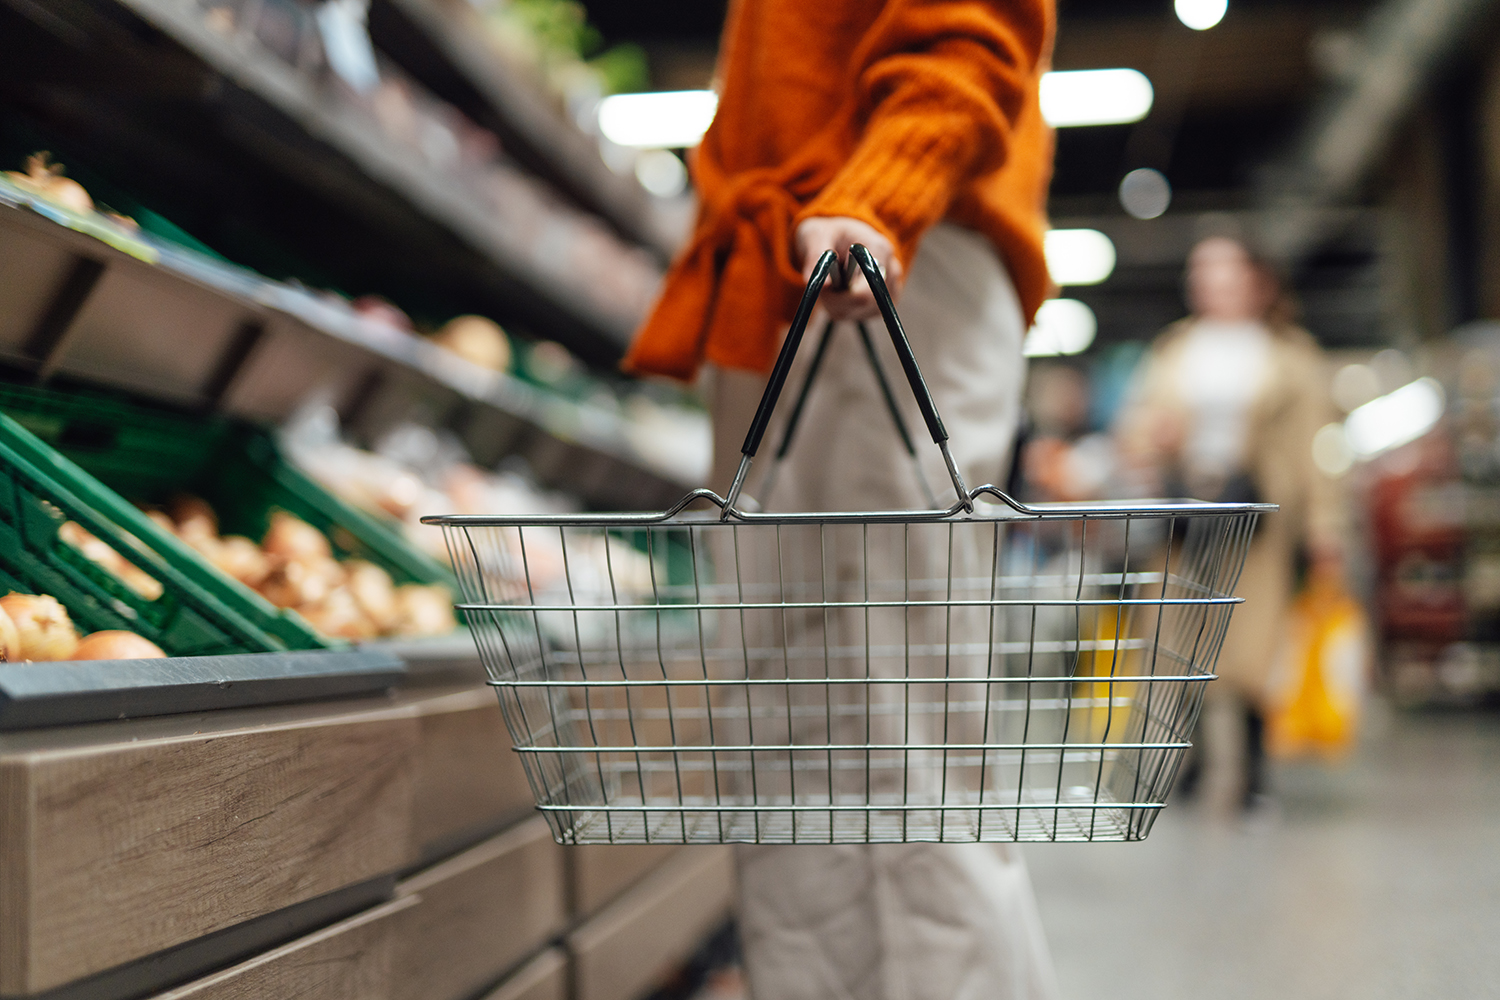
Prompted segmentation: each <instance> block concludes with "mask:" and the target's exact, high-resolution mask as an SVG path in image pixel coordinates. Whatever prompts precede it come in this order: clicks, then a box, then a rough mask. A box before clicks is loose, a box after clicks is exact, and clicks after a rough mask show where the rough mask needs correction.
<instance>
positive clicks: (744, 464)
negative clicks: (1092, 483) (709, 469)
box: [725, 243, 971, 516]
mask: <svg viewBox="0 0 1500 1000" xmlns="http://www.w3.org/2000/svg"><path fill="white" fill-rule="evenodd" d="M849 261H850V267H851V268H852V267H854V266H858V267H859V269H860V270H861V271H863V272H864V275H865V280H866V281H867V282H869V285H870V291H871V292H872V293H873V294H874V296H875V304H876V306H877V307H878V308H879V309H880V316H881V319H883V320H884V321H885V328H886V332H887V333H889V334H890V337H891V345H892V346H893V347H894V348H895V349H896V357H897V358H899V359H900V361H901V368H902V370H903V371H905V373H906V381H907V384H908V385H910V386H911V391H912V395H913V396H914V397H916V400H917V408H918V409H919V410H921V412H922V419H923V420H924V421H925V422H926V424H927V430H928V433H930V434H931V435H932V441H933V443H934V444H936V445H937V446H938V447H939V448H940V449H941V450H942V453H943V459H944V461H945V463H946V464H947V466H948V474H949V476H950V477H951V478H952V480H953V487H954V490H955V491H956V492H957V494H958V498H959V502H960V503H961V504H963V506H964V507H965V508H968V507H969V506H970V502H971V501H970V500H969V496H968V490H967V488H966V487H965V486H964V482H963V477H962V476H960V475H959V472H958V467H957V465H956V464H955V463H954V461H953V456H952V455H951V454H949V451H948V431H947V429H946V428H945V427H944V426H943V418H942V417H941V416H939V415H938V411H937V405H936V404H935V403H934V402H933V400H932V393H931V392H930V391H929V390H928V388H927V381H926V380H925V379H924V378H923V377H922V369H921V368H920V367H919V366H918V365H917V359H916V356H915V355H914V354H913V353H912V349H911V343H910V342H909V341H908V340H907V338H906V331H905V330H904V329H902V327H901V318H900V317H899V316H898V315H897V314H896V306H895V304H894V303H893V302H892V301H891V293H890V289H888V288H887V287H886V284H885V278H884V276H883V275H882V274H881V273H880V266H879V265H878V264H877V263H876V262H875V257H874V255H873V254H871V253H870V251H869V250H868V249H867V248H866V247H865V246H863V245H862V244H859V243H855V244H854V245H853V246H851V247H850V248H849ZM830 277H832V278H834V280H835V281H837V282H839V283H840V284H842V283H843V279H844V277H845V275H844V273H843V272H841V271H840V269H839V264H838V255H837V254H835V253H834V252H833V251H832V250H825V251H824V252H823V256H821V257H819V258H818V263H817V265H816V266H815V267H814V268H813V272H812V278H811V279H810V280H809V281H808V283H807V288H806V289H805V290H803V292H802V301H801V302H799V303H798V304H797V312H796V315H795V316H794V317H793V318H792V325H791V327H790V328H789V329H788V330H787V335H786V340H784V341H783V342H782V345H781V353H780V354H778V355H777V357H776V365H775V367H773V368H772V369H771V377H770V379H769V380H768V381H767V382H766V388H765V391H764V392H763V393H761V397H760V405H759V406H758V407H757V408H756V411H755V417H754V419H752V420H751V421H750V429H749V431H748V432H747V433H746V434H745V443H744V445H743V447H741V448H740V454H741V455H742V456H743V458H742V459H741V460H740V468H739V472H738V473H737V474H736V475H735V478H734V484H733V485H732V486H731V487H730V490H729V495H728V496H727V497H726V503H725V515H726V516H727V515H728V513H729V510H730V508H732V507H733V506H734V503H735V501H736V500H737V499H738V498H739V493H740V490H741V489H742V488H743V487H744V480H745V475H746V473H747V472H748V471H749V468H750V461H751V459H753V458H754V457H755V453H756V452H757V451H758V450H759V449H760V443H761V439H762V438H763V437H765V433H766V428H767V427H768V426H769V425H770V423H771V415H772V414H773V413H775V411H776V403H777V401H778V400H779V399H780V398H781V390H782V389H783V388H784V387H785V385H786V380H787V376H788V375H789V374H791V370H792V361H793V360H794V359H795V358H796V356H797V350H798V349H799V348H800V347H801V346H802V337H803V334H804V333H806V331H807V324H808V321H809V320H810V319H811V318H812V313H813V307H814V306H816V305H817V302H818V295H819V294H820V293H821V292H822V290H823V285H824V284H825V283H826V282H827V281H828V280H829V278H830Z"/></svg>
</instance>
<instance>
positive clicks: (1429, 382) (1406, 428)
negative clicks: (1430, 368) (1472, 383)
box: [1344, 378, 1443, 458]
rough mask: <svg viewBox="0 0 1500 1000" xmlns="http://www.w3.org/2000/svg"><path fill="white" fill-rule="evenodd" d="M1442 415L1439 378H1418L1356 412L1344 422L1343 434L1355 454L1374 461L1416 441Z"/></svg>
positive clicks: (1441, 394) (1371, 401)
mask: <svg viewBox="0 0 1500 1000" xmlns="http://www.w3.org/2000/svg"><path fill="white" fill-rule="evenodd" d="M1442 416H1443V387H1442V385H1441V384H1440V383H1439V382H1438V381H1437V379H1433V378H1419V379H1417V380H1416V381H1415V382H1408V383H1407V384H1406V385H1403V386H1402V387H1401V388H1399V389H1397V390H1396V391H1395V392H1390V393H1387V394H1385V395H1384V396H1381V397H1380V398H1378V399H1372V400H1370V401H1369V402H1368V403H1366V404H1365V405H1364V406H1361V407H1358V408H1357V409H1355V411H1354V412H1353V413H1351V414H1349V417H1348V419H1347V420H1345V421H1344V434H1345V435H1346V436H1347V437H1348V439H1349V447H1350V448H1352V449H1354V454H1356V455H1358V456H1359V457H1360V458H1372V457H1374V456H1375V455H1378V454H1380V453H1381V452H1383V451H1388V450H1390V449H1391V448H1397V447H1400V446H1401V445H1403V444H1407V443H1409V442H1412V441H1415V440H1416V439H1417V438H1419V437H1421V436H1422V435H1423V434H1426V433H1427V432H1428V431H1430V430H1432V428H1433V427H1435V426H1436V425H1437V422H1438V420H1440V419H1441V418H1442Z"/></svg>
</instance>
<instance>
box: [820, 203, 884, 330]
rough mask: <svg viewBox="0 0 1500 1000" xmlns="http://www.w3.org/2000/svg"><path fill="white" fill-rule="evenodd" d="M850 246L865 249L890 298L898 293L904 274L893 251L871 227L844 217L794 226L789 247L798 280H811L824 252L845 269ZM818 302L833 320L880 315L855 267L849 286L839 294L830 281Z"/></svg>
mask: <svg viewBox="0 0 1500 1000" xmlns="http://www.w3.org/2000/svg"><path fill="white" fill-rule="evenodd" d="M853 243H862V244H864V245H865V247H866V248H867V249H869V251H870V254H871V256H873V257H874V258H875V262H876V263H877V264H879V265H880V272H881V274H883V275H884V276H885V285H886V287H887V288H889V289H890V291H891V295H892V297H894V296H896V295H898V294H900V291H901V282H902V279H903V277H904V275H903V273H902V268H901V261H900V260H898V259H897V258H896V248H895V247H893V246H891V241H890V240H888V239H886V238H885V237H884V236H882V235H881V234H880V231H879V230H877V229H876V228H875V227H874V226H872V225H870V224H869V223H867V222H861V221H860V220H859V219H851V218H848V217H847V216H826V217H817V216H815V217H813V218H811V219H803V220H802V222H801V223H800V224H799V225H798V226H797V232H796V234H795V236H794V237H793V244H794V246H795V248H796V252H797V260H798V263H799V264H800V265H801V267H802V280H803V281H809V280H811V279H812V273H813V268H815V267H816V266H817V264H818V258H819V257H821V256H823V251H825V250H832V251H833V252H834V253H836V254H838V256H839V264H840V266H843V267H847V266H848V262H849V246H850V244H853ZM821 301H822V303H823V308H824V309H827V310H828V315H829V316H830V317H831V318H833V319H836V320H854V319H869V318H870V317H871V316H876V315H878V314H879V312H880V308H879V307H878V306H877V305H876V304H875V293H874V292H872V291H870V284H869V282H867V281H866V280H865V275H864V272H863V271H861V270H860V269H859V267H858V266H857V265H856V266H855V268H854V273H853V275H851V277H850V281H849V287H848V288H846V289H844V290H842V291H839V290H835V288H834V284H833V281H832V280H830V281H829V283H828V284H826V285H824V286H823V295H822V298H821Z"/></svg>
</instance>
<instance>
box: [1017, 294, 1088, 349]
mask: <svg viewBox="0 0 1500 1000" xmlns="http://www.w3.org/2000/svg"><path fill="white" fill-rule="evenodd" d="M1098 332H1099V321H1098V320H1097V319H1095V318H1094V310H1092V309H1090V308H1089V307H1088V306H1086V305H1084V304H1083V303H1082V302H1079V301H1078V300H1077V299H1048V300H1047V301H1046V302H1043V303H1042V307H1041V308H1040V309H1038V310H1037V311H1036V322H1034V323H1033V324H1032V325H1031V330H1030V331H1029V332H1028V333H1027V334H1026V346H1025V347H1024V349H1023V350H1024V353H1025V354H1026V356H1027V357H1028V358H1050V357H1056V356H1057V355H1059V354H1078V353H1079V352H1081V351H1086V350H1088V347H1089V345H1090V344H1092V343H1093V342H1094V334H1096V333H1098Z"/></svg>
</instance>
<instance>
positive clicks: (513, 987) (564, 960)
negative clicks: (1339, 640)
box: [484, 948, 568, 1000]
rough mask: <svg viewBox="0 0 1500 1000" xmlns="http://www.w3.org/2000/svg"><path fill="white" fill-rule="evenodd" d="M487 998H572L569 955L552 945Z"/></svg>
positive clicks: (556, 999)
mask: <svg viewBox="0 0 1500 1000" xmlns="http://www.w3.org/2000/svg"><path fill="white" fill-rule="evenodd" d="M484 1000H568V956H567V953H566V952H564V951H563V950H562V949H561V948H548V949H547V950H546V951H544V952H542V953H541V954H540V955H538V956H537V957H536V958H533V959H532V960H531V961H529V962H527V963H526V964H525V965H523V966H521V967H520V968H519V969H517V970H516V971H515V972H514V973H512V974H511V975H510V976H507V977H506V980H505V982H503V983H501V984H500V985H499V986H496V987H495V988H494V989H493V990H491V991H490V992H488V993H486V994H485V995H484Z"/></svg>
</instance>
